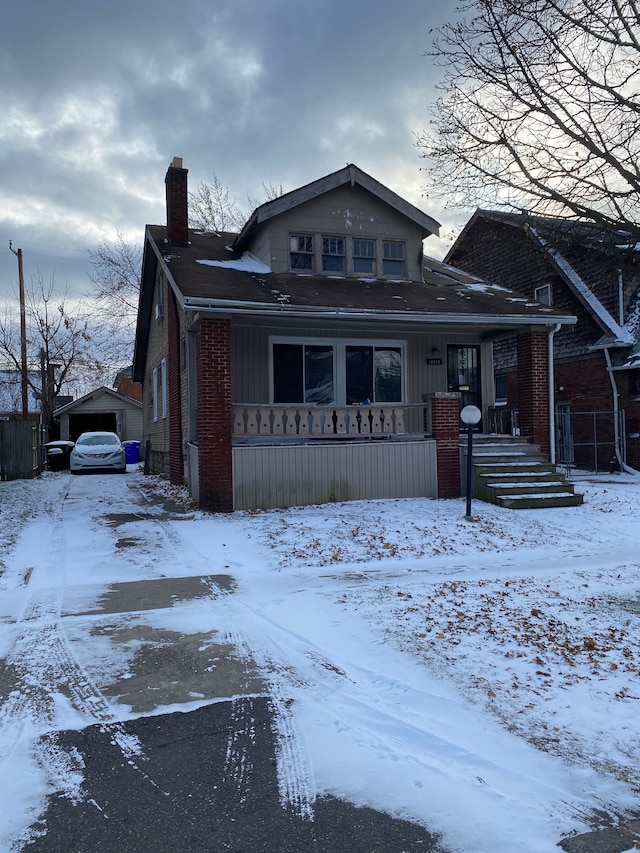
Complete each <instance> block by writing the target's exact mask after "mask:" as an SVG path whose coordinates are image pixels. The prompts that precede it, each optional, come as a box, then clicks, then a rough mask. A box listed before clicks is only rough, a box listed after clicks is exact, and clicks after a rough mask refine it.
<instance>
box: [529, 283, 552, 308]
mask: <svg viewBox="0 0 640 853" xmlns="http://www.w3.org/2000/svg"><path fill="white" fill-rule="evenodd" d="M545 294H546V299H543V298H542V297H543V296H544V295H545ZM533 298H534V300H535V301H536V302H539V303H540V304H541V305H546V306H548V307H551V304H552V298H553V294H552V291H551V285H550V284H541V285H540V287H536V288H535V290H534V291H533Z"/></svg>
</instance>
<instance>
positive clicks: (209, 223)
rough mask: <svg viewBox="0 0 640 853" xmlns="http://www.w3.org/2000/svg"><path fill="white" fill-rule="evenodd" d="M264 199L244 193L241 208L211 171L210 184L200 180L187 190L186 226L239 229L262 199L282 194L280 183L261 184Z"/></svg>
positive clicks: (207, 229) (210, 229)
mask: <svg viewBox="0 0 640 853" xmlns="http://www.w3.org/2000/svg"><path fill="white" fill-rule="evenodd" d="M262 191H263V195H264V198H263V201H259V200H258V199H256V198H254V197H253V196H247V208H248V209H245V208H243V207H241V206H240V205H239V204H238V203H237V202H236V201H235V199H233V198H232V197H231V194H230V192H229V188H228V187H225V186H223V184H222V183H221V181H220V179H219V178H218V176H217V175H216V174H215V173H214V175H213V180H212V181H211V183H208V184H207V183H204V182H203V183H201V184H200V185H199V187H198V189H197V190H196V191H195V192H192V193H189V225H190V226H191V227H192V228H200V229H202V230H203V231H215V232H221V231H230V232H237V231H241V230H242V227H243V225H244V224H245V222H246V221H247V219H249V217H250V215H251V213H252V211H253V210H254V209H255V208H256V207H258V206H259V205H260V204H263V203H264V202H265V201H273V199H275V198H278V197H279V196H281V195H283V194H284V190H283V188H282V184H280V185H276V184H272V183H268V184H265V183H263V184H262Z"/></svg>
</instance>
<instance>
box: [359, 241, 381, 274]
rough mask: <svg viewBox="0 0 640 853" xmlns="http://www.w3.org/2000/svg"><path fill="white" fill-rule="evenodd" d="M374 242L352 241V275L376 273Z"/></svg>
mask: <svg viewBox="0 0 640 853" xmlns="http://www.w3.org/2000/svg"><path fill="white" fill-rule="evenodd" d="M375 258H376V241H375V240H357V239H354V241H353V271H354V273H365V274H367V275H374V274H375V271H376V260H375Z"/></svg>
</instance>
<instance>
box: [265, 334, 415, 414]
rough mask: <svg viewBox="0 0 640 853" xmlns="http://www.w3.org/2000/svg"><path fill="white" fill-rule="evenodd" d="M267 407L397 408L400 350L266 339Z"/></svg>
mask: <svg viewBox="0 0 640 853" xmlns="http://www.w3.org/2000/svg"><path fill="white" fill-rule="evenodd" d="M272 368H273V402H274V403H277V404H278V403H279V404H286V403H310V404H325V405H330V404H333V405H338V406H344V405H354V404H361V403H402V402H403V399H404V376H405V372H404V345H403V344H402V343H401V342H400V341H398V342H388V343H387V342H385V341H379V342H378V341H372V342H368V341H354V340H353V339H351V340H349V341H346V340H326V339H325V340H316V341H313V340H310V341H309V342H306V341H295V340H288V341H287V340H284V341H283V340H272Z"/></svg>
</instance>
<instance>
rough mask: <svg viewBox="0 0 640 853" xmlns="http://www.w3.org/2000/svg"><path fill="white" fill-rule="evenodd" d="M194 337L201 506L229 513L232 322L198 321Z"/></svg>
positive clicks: (217, 320) (230, 502) (231, 491)
mask: <svg viewBox="0 0 640 853" xmlns="http://www.w3.org/2000/svg"><path fill="white" fill-rule="evenodd" d="M197 336H198V457H199V469H200V506H201V507H202V508H203V509H210V510H213V511H215V512H231V511H232V510H233V467H232V455H231V419H232V409H231V321H230V320H228V319H217V318H216V319H214V318H211V319H209V318H207V319H204V320H201V322H200V324H199V326H198V331H197Z"/></svg>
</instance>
